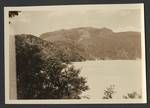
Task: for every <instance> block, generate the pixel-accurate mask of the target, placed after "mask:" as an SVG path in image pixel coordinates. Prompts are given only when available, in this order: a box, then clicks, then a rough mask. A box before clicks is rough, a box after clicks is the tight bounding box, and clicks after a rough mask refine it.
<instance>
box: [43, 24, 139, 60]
mask: <svg viewBox="0 0 150 108" xmlns="http://www.w3.org/2000/svg"><path fill="white" fill-rule="evenodd" d="M40 38H41V39H43V40H46V41H51V42H54V43H57V44H58V46H59V47H60V46H62V47H63V46H65V48H69V47H70V45H71V46H74V47H73V48H75V49H78V50H77V52H76V51H75V52H76V53H78V54H79V55H80V56H82V57H84V58H85V59H112V60H119V59H137V58H141V39H140V38H141V34H140V32H133V31H127V32H113V31H112V30H111V29H108V28H93V27H80V28H73V29H67V30H65V29H63V30H58V31H54V32H47V33H43V34H41V36H40ZM59 43H60V44H61V45H59ZM59 47H58V48H59ZM62 49H63V48H62ZM75 49H74V50H75ZM74 50H71V51H74ZM64 51H66V50H64ZM71 51H70V52H69V53H74V52H71ZM67 53H68V52H67Z"/></svg>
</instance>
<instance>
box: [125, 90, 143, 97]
mask: <svg viewBox="0 0 150 108" xmlns="http://www.w3.org/2000/svg"><path fill="white" fill-rule="evenodd" d="M141 98H142V96H141V95H140V94H138V93H137V92H135V91H134V92H131V93H127V95H125V96H123V99H141Z"/></svg>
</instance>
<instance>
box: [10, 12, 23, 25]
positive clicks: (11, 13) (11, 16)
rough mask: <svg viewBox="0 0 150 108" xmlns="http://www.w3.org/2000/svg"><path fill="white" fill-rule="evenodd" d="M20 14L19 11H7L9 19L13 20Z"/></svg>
mask: <svg viewBox="0 0 150 108" xmlns="http://www.w3.org/2000/svg"><path fill="white" fill-rule="evenodd" d="M20 12H21V11H9V18H13V17H15V16H18V15H19V13H20ZM10 23H11V21H9V24H10Z"/></svg>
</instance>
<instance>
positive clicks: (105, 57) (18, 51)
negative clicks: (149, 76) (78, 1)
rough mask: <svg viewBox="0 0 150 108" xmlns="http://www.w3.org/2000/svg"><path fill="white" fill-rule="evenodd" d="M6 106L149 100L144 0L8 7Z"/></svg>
mask: <svg viewBox="0 0 150 108" xmlns="http://www.w3.org/2000/svg"><path fill="white" fill-rule="evenodd" d="M4 34H5V36H4V41H5V103H6V104H118V103H119V104H120V103H121V104H128V103H147V96H146V95H147V94H146V63H145V62H146V61H145V30H144V4H143V3H135V4H92V5H90V4H89V5H50V6H19V7H17V6H16V7H9V6H8V7H4Z"/></svg>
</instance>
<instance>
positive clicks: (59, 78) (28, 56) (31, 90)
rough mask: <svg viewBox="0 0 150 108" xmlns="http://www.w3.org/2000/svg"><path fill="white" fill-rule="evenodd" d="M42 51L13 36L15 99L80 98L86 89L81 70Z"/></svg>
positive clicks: (36, 46)
mask: <svg viewBox="0 0 150 108" xmlns="http://www.w3.org/2000/svg"><path fill="white" fill-rule="evenodd" d="M60 53H63V52H60ZM45 54H47V53H44V51H43V47H41V46H39V45H38V44H33V43H31V42H30V41H29V39H26V38H22V37H20V36H17V37H16V62H17V63H16V64H17V97H18V99H79V98H80V94H81V93H82V92H83V91H86V90H88V86H87V85H86V79H85V78H83V77H81V76H79V74H80V70H78V69H75V68H74V66H73V65H72V64H71V63H65V62H64V61H62V60H61V59H60V57H59V56H47V55H45ZM47 57H48V58H47Z"/></svg>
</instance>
